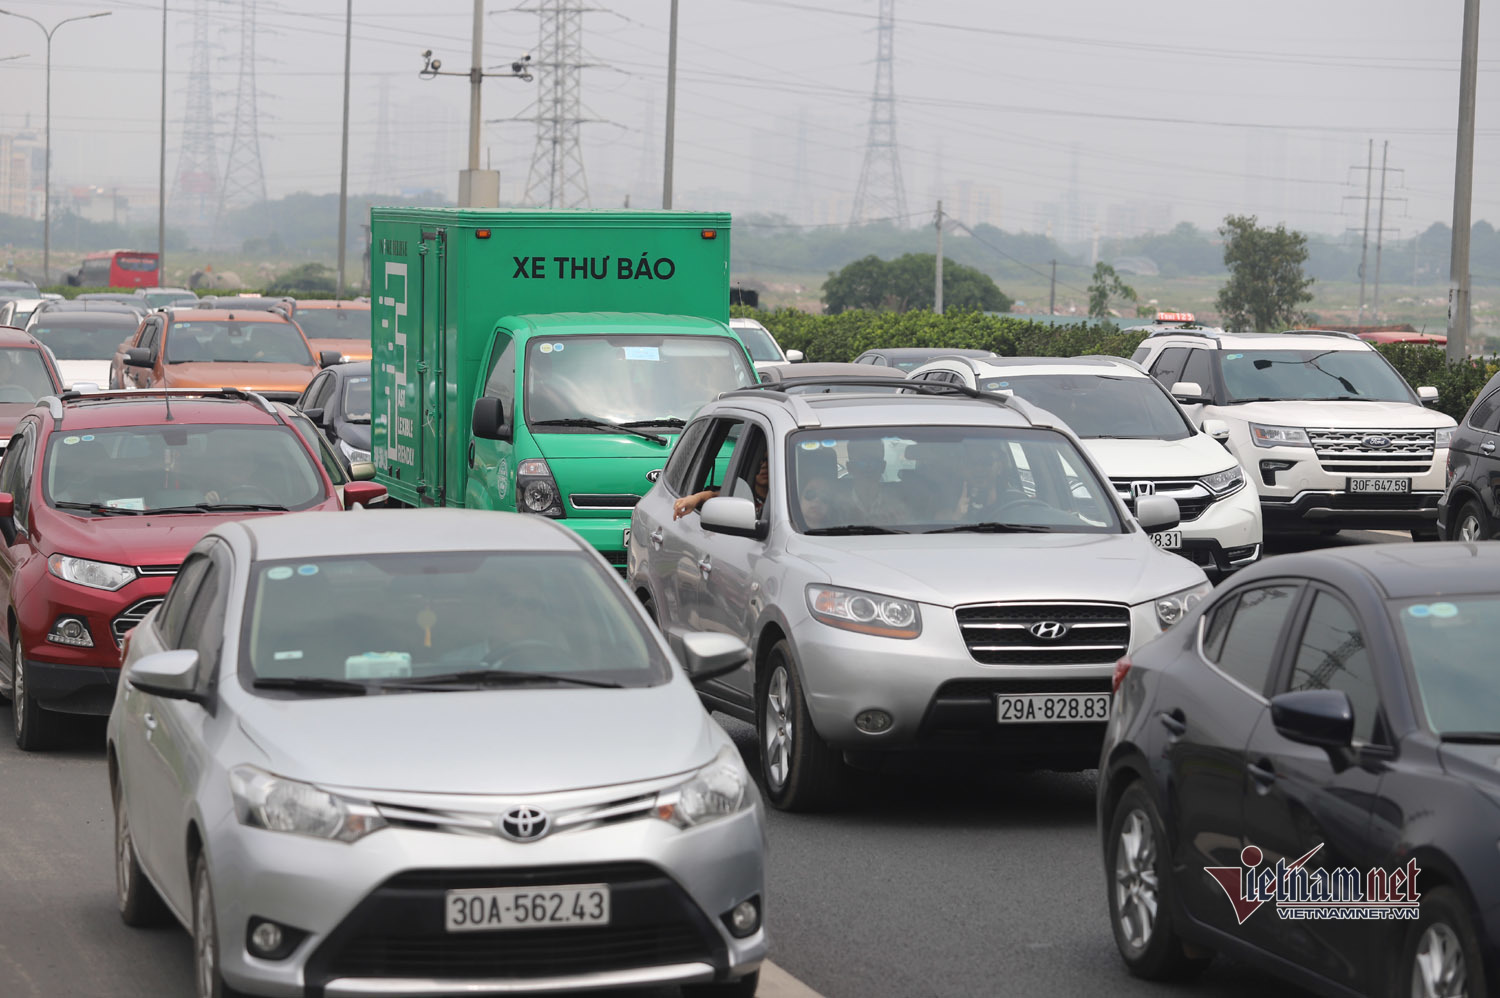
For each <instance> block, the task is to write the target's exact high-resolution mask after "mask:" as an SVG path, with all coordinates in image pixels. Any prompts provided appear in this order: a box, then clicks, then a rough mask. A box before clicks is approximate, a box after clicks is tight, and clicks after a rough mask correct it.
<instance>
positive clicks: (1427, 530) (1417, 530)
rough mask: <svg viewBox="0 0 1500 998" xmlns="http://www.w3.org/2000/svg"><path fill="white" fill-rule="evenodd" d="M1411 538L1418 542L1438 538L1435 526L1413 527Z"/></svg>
mask: <svg viewBox="0 0 1500 998" xmlns="http://www.w3.org/2000/svg"><path fill="white" fill-rule="evenodd" d="M1411 539H1412V540H1413V541H1415V542H1417V543H1419V544H1420V543H1421V542H1423V541H1435V540H1437V539H1438V532H1437V527H1413V528H1412V530H1411Z"/></svg>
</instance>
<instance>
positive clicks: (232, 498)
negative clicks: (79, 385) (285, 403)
mask: <svg viewBox="0 0 1500 998" xmlns="http://www.w3.org/2000/svg"><path fill="white" fill-rule="evenodd" d="M164 404H165V403H164ZM43 474H44V479H43V482H44V490H45V496H46V499H47V503H48V505H50V506H54V507H60V508H63V509H67V510H70V511H73V512H80V513H82V514H83V515H86V516H87V515H114V514H117V513H125V512H143V511H144V512H149V511H151V510H155V509H173V510H174V511H182V512H195V511H197V510H196V507H198V506H202V507H204V508H205V509H207V508H211V507H216V506H230V507H238V506H252V507H262V506H264V507H267V508H272V509H306V508H307V507H309V506H312V505H313V504H315V503H319V502H322V501H323V500H324V499H326V498H327V497H328V493H327V486H326V485H325V484H324V480H323V477H322V476H321V475H320V474H318V469H317V466H316V465H315V464H314V463H313V458H312V455H311V454H309V453H308V452H307V448H306V447H305V446H304V445H303V443H302V441H301V439H300V438H299V437H298V436H297V434H296V433H295V432H293V431H292V430H291V429H289V428H287V427H284V426H227V425H191V424H180V423H166V424H164V425H152V426H127V427H120V428H110V429H97V430H88V431H84V430H67V431H66V432H64V431H59V432H56V433H53V434H52V435H51V438H50V439H49V441H48V443H47V455H46V465H45V469H44V473H43ZM184 507H186V508H184Z"/></svg>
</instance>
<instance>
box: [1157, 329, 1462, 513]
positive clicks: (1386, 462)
mask: <svg viewBox="0 0 1500 998" xmlns="http://www.w3.org/2000/svg"><path fill="white" fill-rule="evenodd" d="M1131 359H1132V360H1134V361H1136V362H1137V363H1138V364H1140V365H1141V366H1142V367H1144V368H1146V369H1147V370H1148V371H1150V372H1151V374H1152V376H1153V377H1155V378H1156V379H1157V380H1158V381H1160V382H1161V383H1162V384H1163V385H1164V386H1166V387H1167V388H1168V390H1170V391H1171V393H1172V394H1173V396H1175V397H1176V399H1177V401H1179V402H1181V403H1182V404H1183V406H1184V407H1185V408H1186V410H1187V412H1188V413H1189V415H1191V416H1193V417H1194V418H1195V419H1217V420H1222V421H1224V422H1225V423H1227V424H1228V427H1229V439H1228V447H1229V449H1230V450H1231V451H1232V452H1233V453H1234V455H1235V456H1236V457H1238V458H1239V460H1240V464H1241V465H1243V466H1244V468H1245V470H1246V471H1247V472H1249V473H1250V474H1251V475H1253V476H1255V478H1256V486H1257V487H1258V489H1259V491H1260V504H1261V511H1262V513H1263V514H1264V522H1265V527H1266V532H1267V533H1298V532H1306V531H1321V532H1328V533H1333V532H1336V531H1338V530H1340V529H1343V528H1365V529H1376V530H1379V529H1409V530H1410V531H1411V533H1412V537H1413V538H1414V539H1418V540H1424V539H1427V538H1432V537H1436V536H1437V526H1436V525H1437V504H1438V500H1439V499H1440V498H1441V497H1442V495H1443V486H1444V482H1443V475H1444V466H1445V464H1446V462H1447V457H1448V444H1449V442H1450V441H1451V440H1452V438H1453V429H1454V426H1455V425H1456V424H1455V423H1454V421H1453V419H1452V418H1451V417H1449V416H1445V415H1444V414H1442V413H1440V412H1434V411H1433V410H1431V409H1428V408H1426V406H1427V405H1430V404H1431V403H1433V402H1435V401H1437V389H1435V388H1426V387H1424V388H1418V389H1417V390H1416V391H1413V390H1412V388H1411V386H1410V385H1408V384H1407V383H1406V381H1405V379H1403V378H1402V377H1401V375H1400V374H1398V373H1397V372H1396V369H1395V368H1394V367H1392V366H1391V365H1390V364H1389V363H1388V362H1387V361H1386V359H1385V358H1384V357H1382V356H1381V355H1380V354H1379V353H1378V352H1377V351H1376V350H1375V348H1374V347H1372V346H1371V345H1370V344H1368V343H1366V342H1365V341H1363V340H1361V339H1359V338H1358V337H1355V336H1352V335H1350V334H1348V333H1336V332H1325V331H1318V330H1299V329H1294V330H1290V331H1288V332H1285V333H1220V332H1216V331H1208V330H1203V331H1192V332H1189V331H1185V330H1164V331H1162V332H1159V333H1153V334H1151V335H1150V336H1148V337H1147V338H1146V339H1145V340H1144V341H1143V342H1142V343H1141V345H1140V348H1139V349H1137V350H1136V352H1135V354H1134V356H1133V357H1132V358H1131Z"/></svg>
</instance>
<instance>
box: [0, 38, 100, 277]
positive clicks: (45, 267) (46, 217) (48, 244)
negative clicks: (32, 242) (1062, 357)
mask: <svg viewBox="0 0 1500 998" xmlns="http://www.w3.org/2000/svg"><path fill="white" fill-rule="evenodd" d="M0 14H8V15H10V16H11V17H19V18H21V19H22V20H23V21H30V22H31V23H32V24H34V25H36V26H37V27H38V28H41V29H42V34H43V35H46V36H47V104H46V119H47V124H46V131H45V138H44V139H43V140H42V281H43V283H46V282H49V281H51V279H52V277H51V266H52V36H53V34H54V33H56V31H57V29H58V28H60V27H62V26H63V25H64V24H67V23H69V22H70V21H88V20H92V19H93V18H96V17H108V16H109V14H110V12H109V11H107V10H106V11H101V12H100V13H98V14H80V15H79V16H77V17H65V18H63V19H62V20H61V21H58V22H57V23H56V24H54V25H53V26H52V27H51V28H50V29H49V28H48V27H47V26H46V25H45V24H43V23H42V22H41V21H38V20H37V19H36V18H34V17H32V16H30V15H29V14H17V13H16V12H15V11H13V10H3V9H0Z"/></svg>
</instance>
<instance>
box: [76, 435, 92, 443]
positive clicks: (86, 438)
mask: <svg viewBox="0 0 1500 998" xmlns="http://www.w3.org/2000/svg"><path fill="white" fill-rule="evenodd" d="M78 439H79V440H82V441H83V442H84V443H88V442H89V441H90V440H92V439H94V435H93V434H92V433H85V434H84V435H83V436H81V437H79V438H78Z"/></svg>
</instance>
